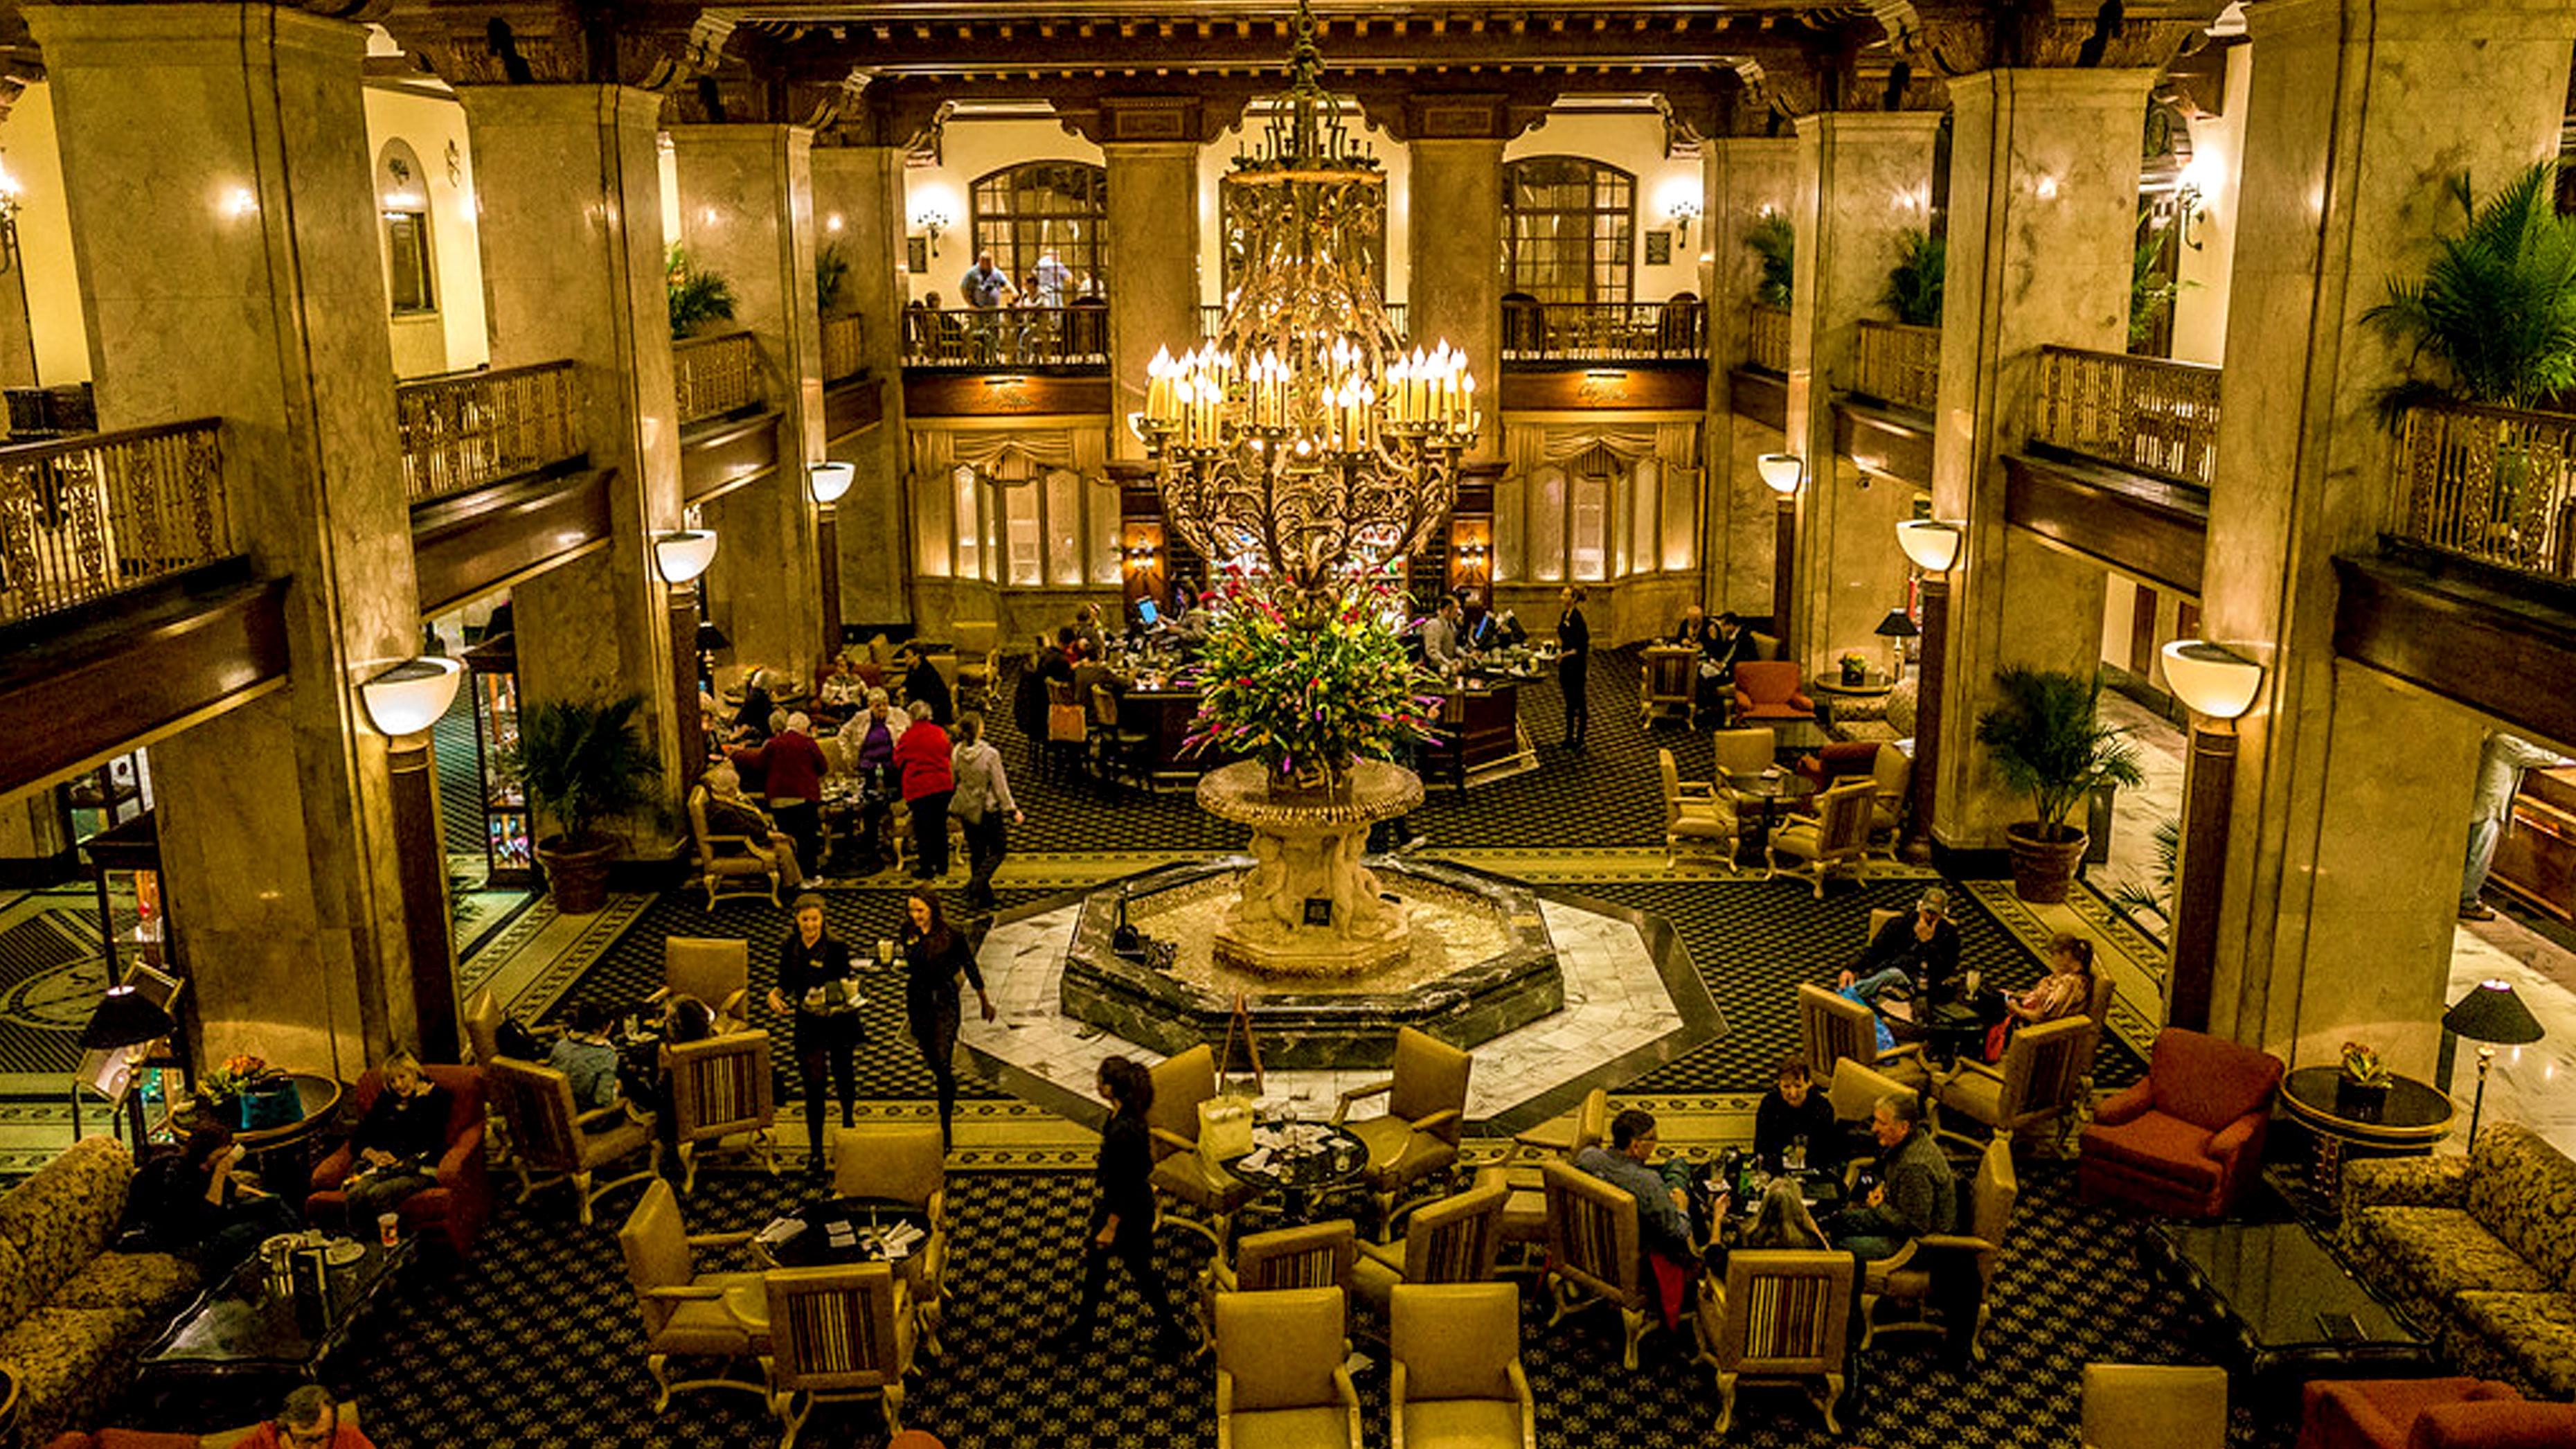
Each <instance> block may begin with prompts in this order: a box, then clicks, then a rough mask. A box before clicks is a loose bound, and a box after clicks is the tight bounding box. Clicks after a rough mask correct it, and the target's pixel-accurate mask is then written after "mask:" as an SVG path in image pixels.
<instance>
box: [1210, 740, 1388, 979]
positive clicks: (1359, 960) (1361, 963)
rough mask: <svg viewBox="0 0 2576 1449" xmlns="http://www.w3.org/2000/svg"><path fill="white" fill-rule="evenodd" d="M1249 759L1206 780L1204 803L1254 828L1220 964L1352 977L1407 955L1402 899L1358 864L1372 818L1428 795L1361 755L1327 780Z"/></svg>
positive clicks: (1267, 972)
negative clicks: (1304, 781) (1277, 770)
mask: <svg viewBox="0 0 2576 1449" xmlns="http://www.w3.org/2000/svg"><path fill="white" fill-rule="evenodd" d="M1275 778H1276V777H1275V776H1273V775H1272V774H1271V773H1270V771H1269V770H1267V769H1266V768H1264V767H1263V766H1262V765H1260V764H1258V763H1256V762H1253V761H1245V762H1243V763H1240V764H1233V765H1227V766H1225V767H1224V768H1222V769H1219V770H1213V771H1210V772H1209V773H1208V775H1207V776H1206V777H1205V778H1203V779H1201V780H1200V781H1199V791H1198V795H1199V805H1200V808H1202V809H1204V810H1206V811H1207V812H1208V813H1209V814H1211V815H1214V816H1217V817H1218V818H1219V819H1223V820H1231V821H1234V822H1235V823H1237V824H1239V825H1243V826H1246V827H1248V828H1249V829H1250V830H1251V832H1252V842H1251V845H1250V847H1249V850H1250V852H1251V855H1252V868H1251V869H1249V870H1246V871H1244V872H1243V873H1242V875H1241V876H1240V877H1238V878H1237V880H1236V883H1235V901H1234V904H1233V905H1232V907H1231V908H1229V909H1228V910H1227V912H1226V914H1225V919H1224V921H1223V923H1222V924H1221V925H1220V926H1219V927H1218V928H1217V932H1216V936H1215V939H1214V941H1213V943H1212V946H1211V952H1212V954H1213V956H1214V957H1215V960H1216V961H1217V963H1218V964H1219V965H1222V966H1227V967H1231V968H1233V969H1236V970H1240V971H1247V972H1251V973H1254V974H1256V975H1262V976H1284V977H1350V976H1365V975H1369V974H1372V973H1374V972H1377V971H1380V970H1383V969H1385V968H1386V967H1388V966H1391V965H1393V964H1395V963H1396V962H1398V961H1402V960H1404V959H1406V958H1407V957H1408V956H1409V955H1411V954H1412V950H1413V943H1412V925H1411V922H1410V919H1409V916H1408V912H1407V911H1406V909H1405V906H1404V903H1403V902H1402V901H1401V900H1399V899H1397V898H1396V897H1395V896H1394V895H1392V894H1391V893H1389V892H1387V891H1385V890H1383V889H1382V888H1381V886H1380V883H1379V881H1378V878H1377V873H1376V872H1375V871H1373V870H1370V869H1369V868H1368V867H1367V866H1366V865H1363V864H1362V863H1361V855H1362V853H1363V852H1364V851H1366V850H1367V848H1368V833H1369V827H1370V826H1372V825H1374V824H1376V823H1377V822H1379V821H1381V820H1388V819H1392V818H1394V817H1396V816H1399V815H1403V814H1406V813H1408V812H1410V811H1411V810H1412V809H1413V808H1414V807H1415V806H1418V805H1420V804H1421V803H1422V780H1421V777H1419V776H1417V775H1415V774H1414V773H1413V772H1412V771H1411V770H1407V769H1403V768H1401V767H1399V766H1395V765H1390V764H1386V763H1384V762H1382V761H1378V760H1361V761H1359V762H1358V763H1357V764H1355V765H1353V766H1352V767H1351V768H1350V769H1349V770H1348V771H1347V772H1345V773H1344V774H1343V775H1341V776H1340V777H1339V778H1337V779H1336V780H1334V781H1333V782H1332V783H1331V784H1330V785H1329V786H1326V787H1324V788H1320V789H1314V790H1281V789H1276V788H1274V786H1273V783H1272V782H1273V780H1274V779H1275Z"/></svg>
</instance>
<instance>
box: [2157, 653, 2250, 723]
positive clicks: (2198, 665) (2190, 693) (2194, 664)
mask: <svg viewBox="0 0 2576 1449" xmlns="http://www.w3.org/2000/svg"><path fill="white" fill-rule="evenodd" d="M2164 656H2165V683H2166V684H2168V685H2170V686H2172V688H2173V692H2174V698H2176V699H2179V700H2181V701H2182V702H2183V703H2184V704H2186V705H2188V706H2190V707H2191V708H2192V709H2193V710H2195V711H2197V712H2199V713H2201V714H2205V715H2207V716H2209V717H2210V718H2211V719H2234V718H2236V717H2237V716H2238V715H2241V714H2243V713H2244V712H2245V711H2246V710H2247V708H2249V707H2250V706H2252V704H2253V703H2254V691H2256V690H2257V689H2260V688H2262V687H2263V666H2262V665H2260V664H2257V663H2255V662H2254V661H2253V660H2251V659H2248V658H2246V657H2245V656H2244V655H2242V654H2239V653H2237V652H2235V651H2234V650H2232V649H2226V648H2222V647H2221V646H2219V645H2216V644H2212V643H2209V642H2207V641H2205V640H2201V639H2176V640H2174V641H2173V642H2172V643H2170V644H2167V645H2166V646H2165V647H2164Z"/></svg>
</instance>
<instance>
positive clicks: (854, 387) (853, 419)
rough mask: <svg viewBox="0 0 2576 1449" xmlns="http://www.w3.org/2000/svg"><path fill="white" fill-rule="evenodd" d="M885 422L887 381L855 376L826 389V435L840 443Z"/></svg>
mask: <svg viewBox="0 0 2576 1449" xmlns="http://www.w3.org/2000/svg"><path fill="white" fill-rule="evenodd" d="M884 421H885V380H884V379H883V378H875V377H854V378H851V379H849V380H847V381H845V382H836V383H834V384H832V385H831V386H830V387H827V388H825V389H823V436H824V437H825V438H826V439H828V440H830V441H832V442H839V441H840V440H841V439H843V438H846V437H849V436H850V435H851V434H853V433H863V432H866V431H867V430H868V429H870V428H873V427H875V426H876V425H877V424H879V423H881V422H884Z"/></svg>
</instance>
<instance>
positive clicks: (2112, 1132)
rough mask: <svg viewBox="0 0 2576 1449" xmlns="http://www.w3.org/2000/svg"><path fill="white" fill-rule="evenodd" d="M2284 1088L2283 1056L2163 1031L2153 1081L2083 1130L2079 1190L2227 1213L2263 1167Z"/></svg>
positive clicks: (2162, 1209)
mask: <svg viewBox="0 0 2576 1449" xmlns="http://www.w3.org/2000/svg"><path fill="white" fill-rule="evenodd" d="M2280 1085H2281V1059H2280V1058H2279V1057H2276V1056H2273V1055H2272V1054H2271V1053H2269V1052H2264V1051H2257V1050H2255V1049H2254V1048H2252V1047H2247V1046H2239V1045H2237V1044H2236V1043H2234V1042H2232V1041H2225V1040H2222V1039H2220V1038H2218V1037H2214V1036H2207V1035H2204V1034H2202V1033H2200V1032H2196V1031H2186V1030H2184V1029H2183V1028H2181V1027H2167V1028H2165V1029H2164V1031H2162V1032H2161V1033H2159V1034H2158V1035H2157V1037H2156V1046H2155V1054H2154V1058H2153V1060H2151V1061H2150V1062H2149V1063H2148V1066H2147V1079H2146V1080H2145V1081H2143V1082H2140V1083H2138V1084H2137V1085H2136V1086H2134V1087H2131V1088H2129V1089H2128V1090H2126V1091H2124V1092H2120V1093H2117V1094H2115V1095H2113V1096H2111V1097H2109V1098H2106V1099H2105V1100H2104V1101H2103V1102H2102V1104H2101V1106H2100V1107H2098V1108H2096V1109H2095V1110H2094V1113H2093V1121H2092V1123H2091V1124H2090V1125H2089V1126H2087V1127H2086V1128H2085V1129H2084V1155H2083V1158H2082V1159H2081V1161H2080V1163H2079V1164H2078V1166H2077V1168H2076V1176H2075V1183H2076V1189H2077V1191H2078V1193H2079V1195H2080V1196H2081V1197H2082V1198H2083V1200H2084V1201H2086V1202H2099V1201H2101V1200H2103V1199H2104V1198H2114V1197H2117V1198H2126V1199H2128V1200H2129V1201H2131V1202H2134V1203H2136V1204H2137V1205H2139V1206H2140V1207H2143V1208H2146V1209H2147V1210H2149V1211H2151V1212H2159V1213H2164V1214H2166V1215H2168V1216H2171V1217H2180V1218H2215V1217H2224V1216H2226V1214H2227V1210H2228V1208H2229V1206H2230V1205H2231V1204H2233V1203H2234V1202H2235V1201H2236V1195H2237V1193H2239V1192H2240V1191H2242V1190H2243V1189H2244V1187H2245V1184H2246V1183H2247V1182H2249V1181H2251V1180H2252V1179H2253V1177H2254V1174H2255V1173H2256V1172H2258V1171H2260V1170H2261V1168H2262V1166H2263V1134H2264V1132H2265V1130H2266V1129H2267V1128H2269V1127H2270V1125H2271V1121H2272V1092H2273V1089H2274V1088H2276V1087H2278V1086H2280Z"/></svg>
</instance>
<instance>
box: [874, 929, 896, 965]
mask: <svg viewBox="0 0 2576 1449" xmlns="http://www.w3.org/2000/svg"><path fill="white" fill-rule="evenodd" d="M877 964H878V965H880V966H891V965H893V964H894V938H893V937H892V936H879V937H877Z"/></svg>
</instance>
